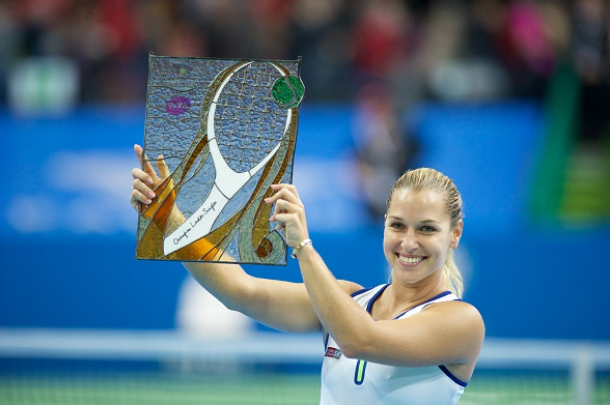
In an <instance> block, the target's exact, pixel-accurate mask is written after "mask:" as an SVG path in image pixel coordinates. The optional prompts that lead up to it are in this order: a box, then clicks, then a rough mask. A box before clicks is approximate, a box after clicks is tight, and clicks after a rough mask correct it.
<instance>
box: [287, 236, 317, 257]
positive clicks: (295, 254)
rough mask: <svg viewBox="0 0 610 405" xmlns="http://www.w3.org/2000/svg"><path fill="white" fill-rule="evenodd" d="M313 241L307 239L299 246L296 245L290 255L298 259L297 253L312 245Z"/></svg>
mask: <svg viewBox="0 0 610 405" xmlns="http://www.w3.org/2000/svg"><path fill="white" fill-rule="evenodd" d="M311 243H312V242H311V239H305V240H304V241H303V242H301V243H300V244H299V246H297V247H295V248H294V249H293V250H292V253H290V257H292V258H293V259H296V258H297V253H299V250H301V249H303V248H304V247H305V246H307V245H311Z"/></svg>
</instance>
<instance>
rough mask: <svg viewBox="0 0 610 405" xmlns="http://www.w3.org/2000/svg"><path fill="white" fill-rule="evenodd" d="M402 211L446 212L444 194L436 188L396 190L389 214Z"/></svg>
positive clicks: (421, 212)
mask: <svg viewBox="0 0 610 405" xmlns="http://www.w3.org/2000/svg"><path fill="white" fill-rule="evenodd" d="M401 211H407V212H405V214H406V213H409V212H411V211H413V212H417V213H420V214H427V215H430V214H433V213H434V214H436V215H442V214H446V209H445V204H444V198H443V195H442V194H441V193H439V192H437V191H435V190H418V191H413V190H411V189H400V190H396V191H395V192H394V193H393V195H392V199H391V200H390V205H389V206H388V214H390V215H391V214H393V213H397V214H399V213H400V212H401Z"/></svg>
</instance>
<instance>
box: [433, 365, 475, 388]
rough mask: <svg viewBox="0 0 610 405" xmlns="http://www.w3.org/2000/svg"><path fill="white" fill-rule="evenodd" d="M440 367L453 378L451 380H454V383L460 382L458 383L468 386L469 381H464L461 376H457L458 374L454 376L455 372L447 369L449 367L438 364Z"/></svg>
mask: <svg viewBox="0 0 610 405" xmlns="http://www.w3.org/2000/svg"><path fill="white" fill-rule="evenodd" d="M438 368H440V369H441V371H442V372H443V373H445V375H446V376H447V377H449V378H451V380H452V381H453V382H454V383H456V384H458V385H461V386H462V387H466V386H467V385H468V383H467V382H466V381H462V380H460V379H459V378H457V377H456V376H454V375H453V374H451V371H449V370H447V367H445V366H438Z"/></svg>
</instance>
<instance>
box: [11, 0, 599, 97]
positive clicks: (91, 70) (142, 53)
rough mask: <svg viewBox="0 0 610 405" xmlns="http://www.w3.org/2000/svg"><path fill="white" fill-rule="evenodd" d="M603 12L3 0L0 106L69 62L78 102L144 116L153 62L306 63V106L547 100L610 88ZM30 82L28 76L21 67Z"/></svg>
mask: <svg viewBox="0 0 610 405" xmlns="http://www.w3.org/2000/svg"><path fill="white" fill-rule="evenodd" d="M607 3H608V2H607V1H605V0H570V1H568V0H78V1H76V0H18V1H17V0H0V75H1V78H2V80H1V84H0V95H2V100H4V101H6V99H7V94H8V92H9V91H8V88H9V87H10V85H9V82H10V80H11V77H13V76H11V74H12V72H13V71H14V70H18V69H19V68H20V65H19V62H20V61H23V60H24V59H27V58H32V57H50V56H51V57H61V58H64V59H65V60H68V61H69V62H70V63H71V66H72V71H73V72H74V74H75V75H76V77H77V79H78V80H77V83H76V84H77V87H76V88H77V91H78V102H83V103H99V102H112V103H119V102H142V101H143V100H144V97H145V92H146V76H147V55H148V53H149V52H154V53H155V54H158V55H169V56H211V57H226V58H273V59H293V58H296V57H298V56H302V57H303V61H304V62H303V71H302V76H303V80H304V82H305V84H306V86H307V99H308V100H310V101H317V100H352V99H354V98H355V97H357V96H358V93H359V92H360V91H361V89H362V88H363V87H366V86H369V85H370V84H372V83H373V84H381V85H383V86H386V87H387V88H388V89H390V93H391V94H392V95H393V97H394V99H395V101H396V103H397V105H398V106H399V108H404V107H406V106H408V105H409V104H410V103H412V102H413V101H417V100H421V99H422V98H432V99H442V100H450V101H471V100H475V101H476V100H489V99H499V98H506V97H542V96H543V95H544V91H545V87H546V85H547V83H548V81H549V79H550V77H551V76H552V74H553V71H554V68H555V66H556V65H557V64H558V63H562V62H566V63H570V64H571V65H573V66H574V68H575V69H576V70H577V72H578V74H579V75H580V77H581V78H582V80H583V81H584V82H586V83H589V84H594V85H598V84H601V83H606V82H607V81H608V80H609V77H610V75H609V71H610V69H609V66H608V54H607V48H608V35H607V34H608V25H609V24H608V22H609V17H608V10H607V9H608V4H607ZM21 68H22V69H23V67H21Z"/></svg>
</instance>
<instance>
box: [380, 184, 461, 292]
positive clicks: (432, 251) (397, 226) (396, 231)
mask: <svg viewBox="0 0 610 405" xmlns="http://www.w3.org/2000/svg"><path fill="white" fill-rule="evenodd" d="M462 227H463V222H462V220H460V221H459V222H458V224H457V225H456V227H455V229H451V223H450V218H449V213H448V212H447V211H446V209H445V205H444V202H443V197H442V195H441V194H439V193H437V192H436V191H431V190H422V191H418V192H413V191H410V190H408V189H402V190H395V192H394V194H393V196H392V200H391V201H390V205H389V207H388V212H387V214H386V220H385V227H384V239H383V250H384V253H385V256H386V259H387V260H388V262H389V263H390V266H391V267H392V270H393V271H392V278H393V281H394V282H398V283H401V284H405V285H417V284H419V283H421V282H422V281H429V280H432V279H434V280H435V281H438V280H440V277H441V272H440V271H438V270H439V269H440V268H441V267H442V265H443V263H444V262H445V258H446V257H447V253H448V252H449V249H450V248H454V249H455V248H456V247H457V245H458V243H459V240H460V237H461V235H462Z"/></svg>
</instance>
